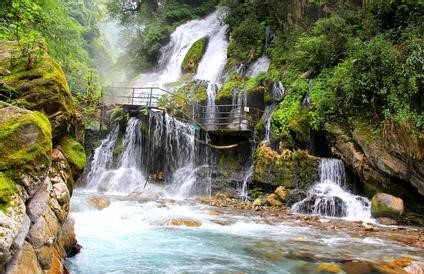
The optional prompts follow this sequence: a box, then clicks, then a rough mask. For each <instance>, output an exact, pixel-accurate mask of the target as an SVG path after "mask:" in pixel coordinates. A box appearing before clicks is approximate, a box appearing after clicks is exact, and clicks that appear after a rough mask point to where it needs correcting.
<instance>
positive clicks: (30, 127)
mask: <svg viewBox="0 0 424 274" xmlns="http://www.w3.org/2000/svg"><path fill="white" fill-rule="evenodd" d="M51 151H52V135H51V127H50V123H49V120H48V119H47V117H46V116H45V115H44V114H42V113H40V112H37V111H29V110H25V109H21V108H18V107H14V106H11V105H7V104H4V103H2V104H0V155H1V158H0V171H2V172H5V173H7V174H8V175H9V177H10V178H11V179H14V180H16V181H22V182H23V185H24V186H25V188H26V189H27V191H28V193H29V194H31V193H33V192H34V191H35V190H36V185H38V184H41V182H42V181H43V180H44V178H45V177H46V175H47V172H48V169H49V166H50V162H51ZM34 184H35V185H34Z"/></svg>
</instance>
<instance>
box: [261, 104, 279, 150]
mask: <svg viewBox="0 0 424 274" xmlns="http://www.w3.org/2000/svg"><path fill="white" fill-rule="evenodd" d="M277 106H278V105H277V104H272V105H268V106H266V107H265V111H264V114H263V116H262V119H263V122H264V127H265V134H264V141H265V142H267V143H268V144H269V143H270V142H271V131H272V128H271V118H272V114H273V113H274V111H275V110H276V109H277Z"/></svg>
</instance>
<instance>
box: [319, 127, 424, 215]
mask: <svg viewBox="0 0 424 274" xmlns="http://www.w3.org/2000/svg"><path fill="white" fill-rule="evenodd" d="M326 129H327V132H328V140H329V144H330V147H331V150H332V152H333V154H334V155H336V156H337V157H339V158H341V159H342V160H343V161H344V162H345V163H346V165H347V167H348V168H349V169H351V170H352V171H353V172H354V173H355V174H356V175H357V176H358V177H359V178H360V179H361V182H362V183H363V186H364V192H365V194H366V195H367V196H369V197H372V196H373V195H374V194H376V193H378V192H386V193H389V194H392V195H395V196H398V197H401V198H403V199H404V201H405V206H406V207H407V208H409V209H410V210H412V211H414V212H417V213H420V212H421V214H422V212H423V210H424V206H423V205H422V199H423V195H424V135H423V133H422V132H419V131H416V130H414V129H413V128H411V127H408V126H405V125H397V124H392V123H386V124H385V125H384V128H383V129H382V131H381V132H376V133H372V129H370V128H369V126H366V125H365V124H358V123H356V125H355V127H354V129H345V128H343V127H341V126H340V125H337V124H331V125H330V124H328V125H326Z"/></svg>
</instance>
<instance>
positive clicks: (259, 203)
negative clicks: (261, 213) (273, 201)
mask: <svg viewBox="0 0 424 274" xmlns="http://www.w3.org/2000/svg"><path fill="white" fill-rule="evenodd" d="M265 204H266V198H265V197H264V196H262V195H260V196H259V197H258V198H256V199H255V200H254V201H253V206H263V205H265Z"/></svg>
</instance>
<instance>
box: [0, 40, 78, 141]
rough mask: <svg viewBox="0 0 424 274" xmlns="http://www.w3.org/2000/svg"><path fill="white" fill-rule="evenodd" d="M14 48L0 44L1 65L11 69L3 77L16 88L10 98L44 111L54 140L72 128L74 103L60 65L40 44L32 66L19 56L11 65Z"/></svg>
mask: <svg viewBox="0 0 424 274" xmlns="http://www.w3.org/2000/svg"><path fill="white" fill-rule="evenodd" d="M14 47H16V45H13V44H11V43H0V51H1V52H3V53H4V54H3V55H2V56H1V57H2V58H0V68H3V69H10V72H11V73H10V74H8V75H5V76H3V77H2V80H3V81H4V83H5V84H7V85H8V86H9V87H11V88H12V89H13V90H14V91H15V92H14V93H13V94H12V96H11V97H12V98H11V99H14V100H16V102H17V103H18V104H19V105H20V106H23V107H24V108H26V109H30V110H37V111H42V112H43V113H45V114H46V115H47V117H48V119H49V120H50V122H51V125H52V129H53V131H52V132H53V137H54V138H55V139H57V138H59V137H61V136H65V135H67V134H68V133H69V132H70V131H71V128H73V127H74V125H73V122H74V117H75V106H74V103H73V101H72V95H71V92H70V90H69V86H68V83H67V81H66V77H65V74H64V72H63V70H62V68H61V66H60V65H59V64H58V63H57V62H55V61H54V60H53V59H51V58H50V57H49V56H48V54H47V51H46V50H45V49H44V48H43V47H40V48H39V49H37V60H36V61H35V62H34V63H33V64H32V66H30V67H28V66H25V65H24V64H26V63H27V62H26V61H25V60H24V57H20V58H19V57H18V60H17V61H16V60H15V63H16V64H17V65H15V66H13V67H10V63H11V62H10V58H11V56H12V54H11V52H12V51H13V50H14ZM14 58H16V56H15V57H14ZM9 97H10V96H9Z"/></svg>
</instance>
